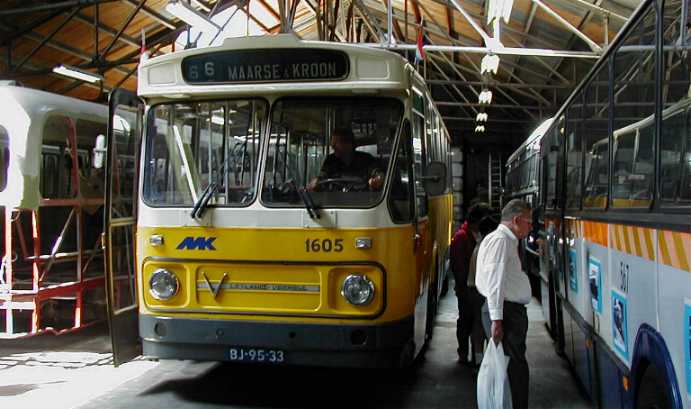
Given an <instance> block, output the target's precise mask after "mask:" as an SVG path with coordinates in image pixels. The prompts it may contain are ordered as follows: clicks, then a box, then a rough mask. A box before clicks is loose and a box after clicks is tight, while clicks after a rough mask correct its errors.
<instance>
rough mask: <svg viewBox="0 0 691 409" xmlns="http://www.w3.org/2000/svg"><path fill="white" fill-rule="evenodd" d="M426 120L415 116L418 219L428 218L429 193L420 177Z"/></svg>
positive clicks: (414, 154)
mask: <svg viewBox="0 0 691 409" xmlns="http://www.w3.org/2000/svg"><path fill="white" fill-rule="evenodd" d="M424 139H425V120H424V118H422V117H420V116H418V115H415V114H413V163H414V164H415V170H414V172H415V203H416V208H417V215H418V217H425V216H427V193H426V192H425V185H424V183H422V179H419V176H422V175H424V172H425V166H426V160H425V154H426V151H425V145H424V143H425V142H424Z"/></svg>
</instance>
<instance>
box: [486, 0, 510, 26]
mask: <svg viewBox="0 0 691 409" xmlns="http://www.w3.org/2000/svg"><path fill="white" fill-rule="evenodd" d="M512 7H513V0H489V5H488V7H487V24H489V23H491V22H492V20H494V19H495V18H503V19H504V22H505V23H508V22H509V18H510V17H511V8H512Z"/></svg>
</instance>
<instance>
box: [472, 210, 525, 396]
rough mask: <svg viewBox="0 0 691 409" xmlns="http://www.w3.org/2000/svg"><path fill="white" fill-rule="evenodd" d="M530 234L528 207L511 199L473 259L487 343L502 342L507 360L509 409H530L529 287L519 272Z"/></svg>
mask: <svg viewBox="0 0 691 409" xmlns="http://www.w3.org/2000/svg"><path fill="white" fill-rule="evenodd" d="M531 230H532V215H531V210H530V206H529V205H528V203H526V202H525V201H523V200H519V199H514V200H511V201H510V202H509V203H507V204H506V206H504V209H503V210H502V212H501V224H500V225H499V227H497V229H496V230H495V231H493V232H492V233H490V234H488V235H487V237H485V238H484V240H482V243H481V244H480V248H479V250H478V255H477V271H476V276H475V284H476V286H477V290H478V291H479V292H480V294H482V295H483V296H485V298H486V299H487V301H486V302H485V304H484V305H483V306H482V323H483V326H484V328H485V333H486V334H487V337H488V338H491V339H492V340H493V341H494V342H495V343H497V344H498V343H499V342H501V343H502V345H503V347H504V353H506V354H507V355H508V356H509V357H510V358H511V359H510V360H509V367H508V370H507V372H508V375H509V383H510V384H511V400H512V403H513V409H526V408H527V407H528V385H529V383H528V377H529V370H528V362H527V361H526V358H525V350H526V346H525V340H526V335H527V333H528V314H527V312H526V308H525V305H526V304H528V303H529V302H530V298H531V292H530V282H529V281H528V276H527V275H526V274H525V273H524V272H523V271H522V269H521V259H520V257H519V256H518V243H519V240H521V239H523V238H524V237H526V236H527V235H528V234H529V233H530V231H531Z"/></svg>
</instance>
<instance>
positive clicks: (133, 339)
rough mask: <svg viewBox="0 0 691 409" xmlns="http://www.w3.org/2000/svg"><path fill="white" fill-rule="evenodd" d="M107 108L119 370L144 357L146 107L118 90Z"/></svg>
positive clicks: (110, 277) (109, 234)
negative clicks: (142, 152)
mask: <svg viewBox="0 0 691 409" xmlns="http://www.w3.org/2000/svg"><path fill="white" fill-rule="evenodd" d="M108 107H109V109H110V112H109V119H108V136H107V140H108V144H107V153H106V167H105V172H106V178H105V179H106V184H105V187H106V189H105V191H106V197H105V209H104V218H105V222H104V230H103V232H104V233H103V248H104V255H105V260H106V262H105V272H106V292H107V294H106V301H107V306H108V325H109V327H110V337H111V342H112V345H113V363H114V365H115V366H118V365H120V364H123V363H125V362H127V361H129V360H131V359H132V358H134V357H136V356H138V355H140V354H141V342H140V340H139V331H138V315H137V314H138V300H137V275H136V253H135V234H136V226H137V186H138V184H137V180H138V173H139V172H138V169H139V160H138V157H139V146H140V143H141V130H142V115H141V112H142V108H141V107H142V104H141V103H140V100H139V99H138V98H137V96H136V95H135V94H133V93H131V92H129V91H125V90H121V89H116V90H114V91H113V92H112V93H111V94H110V98H109V104H108Z"/></svg>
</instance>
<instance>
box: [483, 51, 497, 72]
mask: <svg viewBox="0 0 691 409" xmlns="http://www.w3.org/2000/svg"><path fill="white" fill-rule="evenodd" d="M497 71H499V56H498V55H496V54H487V55H485V56H484V57H482V63H481V64H480V74H485V73H489V72H491V73H492V74H496V73H497Z"/></svg>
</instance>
